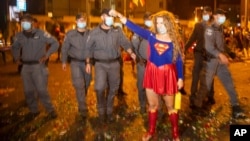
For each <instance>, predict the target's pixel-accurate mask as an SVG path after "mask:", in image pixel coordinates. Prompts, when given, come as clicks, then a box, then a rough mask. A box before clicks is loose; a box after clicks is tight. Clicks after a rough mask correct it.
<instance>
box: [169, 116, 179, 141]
mask: <svg viewBox="0 0 250 141" xmlns="http://www.w3.org/2000/svg"><path fill="white" fill-rule="evenodd" d="M178 118H179V115H178V113H171V114H170V115H169V120H170V122H171V126H172V137H173V139H174V141H179V131H178Z"/></svg>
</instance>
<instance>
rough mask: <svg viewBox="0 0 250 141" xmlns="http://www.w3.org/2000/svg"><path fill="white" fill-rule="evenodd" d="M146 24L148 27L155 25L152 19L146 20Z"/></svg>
mask: <svg viewBox="0 0 250 141" xmlns="http://www.w3.org/2000/svg"><path fill="white" fill-rule="evenodd" d="M144 24H145V25H146V26H147V27H151V26H152V25H153V22H152V21H151V20H145V21H144Z"/></svg>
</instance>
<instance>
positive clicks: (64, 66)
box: [62, 63, 67, 71]
mask: <svg viewBox="0 0 250 141" xmlns="http://www.w3.org/2000/svg"><path fill="white" fill-rule="evenodd" d="M66 66H67V65H66V63H63V64H62V70H63V71H66Z"/></svg>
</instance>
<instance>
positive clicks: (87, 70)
mask: <svg viewBox="0 0 250 141" xmlns="http://www.w3.org/2000/svg"><path fill="white" fill-rule="evenodd" d="M85 70H86V72H87V73H88V74H90V73H91V65H90V63H87V64H86V69H85Z"/></svg>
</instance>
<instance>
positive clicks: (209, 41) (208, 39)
mask: <svg viewBox="0 0 250 141" xmlns="http://www.w3.org/2000/svg"><path fill="white" fill-rule="evenodd" d="M211 33H212V34H211ZM221 38H224V37H221V34H218V31H214V30H213V32H207V31H206V32H205V48H206V51H207V52H208V53H210V54H211V55H213V56H214V57H217V58H219V59H220V61H221V63H224V64H228V59H227V57H226V56H225V55H224V54H223V52H222V50H223V49H221V48H223V47H224V44H222V43H221V41H222V40H221ZM221 45H223V46H221Z"/></svg>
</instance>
